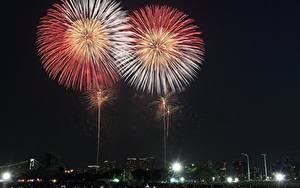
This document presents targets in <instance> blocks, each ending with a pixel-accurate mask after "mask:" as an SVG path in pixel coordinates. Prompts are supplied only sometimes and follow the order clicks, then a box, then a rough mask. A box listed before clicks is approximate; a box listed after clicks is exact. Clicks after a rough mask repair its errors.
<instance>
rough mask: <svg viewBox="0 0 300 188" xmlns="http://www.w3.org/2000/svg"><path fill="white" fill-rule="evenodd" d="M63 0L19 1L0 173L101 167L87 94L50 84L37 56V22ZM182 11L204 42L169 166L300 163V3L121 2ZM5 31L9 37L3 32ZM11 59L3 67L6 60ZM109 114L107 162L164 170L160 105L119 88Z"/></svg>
mask: <svg viewBox="0 0 300 188" xmlns="http://www.w3.org/2000/svg"><path fill="white" fill-rule="evenodd" d="M55 2H58V0H42V1H41V0H35V1H34V0H31V1H26V4H25V1H22V2H18V1H17V2H14V3H15V5H13V8H12V7H6V8H4V7H2V9H6V10H4V11H6V16H4V17H3V18H2V20H6V19H7V20H8V22H9V23H8V25H7V27H5V24H2V26H1V28H3V29H4V30H5V32H8V35H5V36H2V41H3V40H4V42H5V43H7V45H5V49H4V54H3V55H2V60H1V61H2V62H1V64H2V65H4V64H5V65H8V67H9V68H6V67H4V68H2V73H1V74H2V75H1V76H2V77H3V79H2V80H4V84H3V85H2V94H4V96H3V98H2V104H1V108H2V118H1V126H0V133H1V137H0V148H1V151H0V165H2V164H6V163H10V162H18V161H23V160H26V159H27V158H28V157H30V156H37V157H38V156H41V155H43V154H45V153H47V152H51V153H53V154H55V155H56V156H58V157H59V158H60V159H61V160H62V161H63V162H64V163H65V164H66V165H71V166H75V167H81V166H87V165H90V164H94V163H95V160H96V159H95V158H96V113H95V112H94V111H91V110H88V109H87V106H86V104H85V101H84V99H83V97H82V95H81V94H80V93H76V92H73V91H71V90H66V89H65V88H63V87H61V86H59V85H58V84H57V82H56V81H53V80H50V79H49V78H48V77H47V75H46V73H45V71H44V70H43V68H42V66H41V64H40V59H39V57H38V55H37V50H36V45H35V42H36V27H37V25H38V23H39V19H40V17H42V16H44V15H45V14H46V11H47V9H48V8H50V6H51V4H53V3H55ZM153 3H159V4H166V5H170V6H173V7H176V8H178V9H180V10H182V11H184V12H185V13H187V14H188V15H190V16H191V17H192V18H193V19H195V21H196V23H197V25H199V27H200V30H201V31H202V32H203V35H202V37H203V38H204V41H205V43H206V46H205V49H206V55H205V62H204V64H203V66H202V70H201V71H200V72H199V74H198V78H197V79H196V80H195V81H194V82H192V83H191V85H190V87H189V88H188V89H187V90H186V91H185V92H183V93H181V94H180V95H178V102H179V103H181V105H183V107H182V108H181V109H180V110H179V111H178V112H177V113H176V114H174V116H173V117H172V122H171V130H170V134H171V135H170V143H169V147H170V155H171V157H170V161H172V160H175V159H180V160H182V161H184V162H201V161H206V160H209V159H211V160H218V161H223V160H224V161H228V160H229V161H230V160H234V159H240V158H242V157H241V155H240V153H241V152H246V153H248V154H249V155H250V157H251V160H257V161H258V160H261V156H260V154H261V153H267V155H268V159H269V160H275V159H283V158H285V157H287V156H288V157H290V158H292V159H295V160H298V161H300V139H299V138H300V137H299V134H300V109H299V107H300V98H299V96H300V87H299V83H300V63H299V59H300V53H299V51H300V43H299V42H300V40H299V39H300V38H299V33H300V25H299V20H300V16H299V15H300V14H299V10H300V2H299V1H283V0H282V1H271V0H264V1H262V0H257V1H223V0H220V1H211V0H210V1H209V0H205V1H204V0H176V1H175V0H168V1H163V0H161V1H149V0H123V1H122V6H123V7H124V8H125V9H127V10H129V11H131V10H134V9H136V8H139V7H142V6H144V5H146V4H153ZM4 27H5V28H4ZM3 57H4V58H3ZM114 90H115V92H116V93H117V98H116V100H114V101H113V102H112V104H109V105H106V106H105V107H104V108H103V113H102V120H103V121H102V124H103V132H102V136H103V137H102V138H103V146H102V151H101V155H102V159H104V158H105V159H110V160H117V161H119V163H120V164H122V163H124V161H125V160H126V157H135V156H136V157H144V156H154V157H155V158H156V161H157V163H158V164H159V163H161V160H162V159H161V156H162V154H163V148H162V124H161V121H159V120H158V119H157V118H156V117H155V109H153V108H152V107H151V105H150V103H151V102H152V101H153V100H154V99H155V98H153V97H150V96H149V95H147V94H143V93H136V91H135V90H134V88H130V87H129V86H127V85H126V84H123V83H121V82H120V83H118V84H116V86H115V87H114Z"/></svg>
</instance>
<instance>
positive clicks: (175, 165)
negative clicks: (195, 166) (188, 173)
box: [172, 162, 182, 172]
mask: <svg viewBox="0 0 300 188" xmlns="http://www.w3.org/2000/svg"><path fill="white" fill-rule="evenodd" d="M172 170H173V171H174V172H180V171H181V170H182V165H181V164H180V163H179V162H175V163H173V165H172Z"/></svg>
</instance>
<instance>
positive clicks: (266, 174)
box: [261, 153, 268, 180]
mask: <svg viewBox="0 0 300 188" xmlns="http://www.w3.org/2000/svg"><path fill="white" fill-rule="evenodd" d="M261 155H262V156H263V157H264V166H265V176H266V180H268V171H267V159H266V156H267V155H266V154H265V153H263V154H261Z"/></svg>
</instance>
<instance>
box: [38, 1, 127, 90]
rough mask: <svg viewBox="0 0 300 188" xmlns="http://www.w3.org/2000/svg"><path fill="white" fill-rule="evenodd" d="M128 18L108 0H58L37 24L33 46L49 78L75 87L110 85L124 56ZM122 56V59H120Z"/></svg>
mask: <svg viewBox="0 0 300 188" xmlns="http://www.w3.org/2000/svg"><path fill="white" fill-rule="evenodd" d="M127 21H128V18H127V16H126V12H125V11H122V10H121V8H120V6H119V3H116V2H114V1H110V0H62V1H61V4H54V5H53V7H52V8H50V9H49V10H48V12H47V15H46V16H45V17H43V18H42V19H41V21H40V25H39V26H38V32H37V35H38V39H37V47H38V54H39V55H40V56H41V60H42V65H43V67H44V69H45V70H46V72H47V73H48V75H49V77H50V78H51V79H56V80H57V81H58V83H59V84H60V85H63V86H65V87H67V88H72V89H76V90H80V91H82V90H89V89H92V88H101V87H102V86H110V85H112V84H113V83H114V82H115V81H117V79H118V77H119V76H118V73H117V71H116V70H117V69H116V63H117V62H118V61H119V60H121V59H122V58H125V57H126V54H127V51H128V48H129V45H128V35H129V32H128V29H129V25H128V23H127ZM120 57H122V58H120Z"/></svg>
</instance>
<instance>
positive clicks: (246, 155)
mask: <svg viewBox="0 0 300 188" xmlns="http://www.w3.org/2000/svg"><path fill="white" fill-rule="evenodd" d="M241 154H242V155H244V156H245V157H247V169H248V181H250V165H249V155H248V154H246V153H241Z"/></svg>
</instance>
